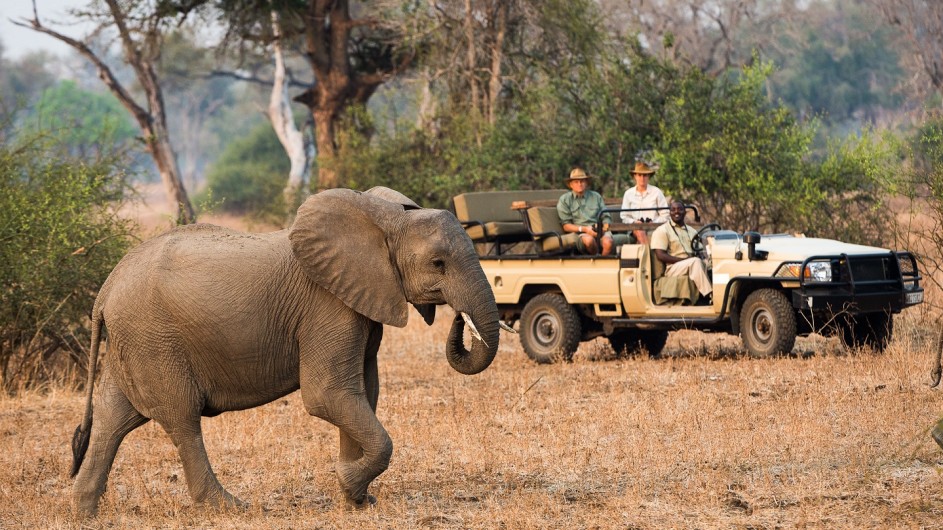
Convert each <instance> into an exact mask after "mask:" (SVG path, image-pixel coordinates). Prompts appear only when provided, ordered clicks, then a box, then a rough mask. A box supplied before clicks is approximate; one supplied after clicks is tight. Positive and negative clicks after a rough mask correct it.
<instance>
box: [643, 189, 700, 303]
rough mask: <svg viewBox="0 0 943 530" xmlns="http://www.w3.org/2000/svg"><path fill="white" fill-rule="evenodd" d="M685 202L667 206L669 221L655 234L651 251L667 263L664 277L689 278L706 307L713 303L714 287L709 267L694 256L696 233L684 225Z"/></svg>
mask: <svg viewBox="0 0 943 530" xmlns="http://www.w3.org/2000/svg"><path fill="white" fill-rule="evenodd" d="M685 213H686V210H685V208H684V203H683V202H681V201H678V200H674V201H671V204H670V205H669V206H668V218H669V220H668V222H667V223H665V224H663V225H661V226H659V227H658V228H656V229H655V231H654V232H652V243H651V246H652V251H653V252H654V253H655V257H656V258H658V259H659V260H660V261H661V262H662V263H664V264H665V276H684V275H687V276H688V277H689V278H691V280H693V281H694V284H695V285H696V286H697V290H698V292H700V293H701V300H698V304H701V303H702V302H703V303H704V305H708V304H710V303H711V292H712V291H713V286H712V285H711V280H710V278H708V277H707V264H705V263H704V260H702V259H701V258H700V257H698V256H697V255H696V254H695V253H694V245H693V242H692V241H693V239H694V236H696V235H697V230H695V229H694V228H692V227H690V226H688V225H686V224H684V215H685Z"/></svg>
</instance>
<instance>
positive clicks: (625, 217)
mask: <svg viewBox="0 0 943 530" xmlns="http://www.w3.org/2000/svg"><path fill="white" fill-rule="evenodd" d="M629 191H630V190H625V193H624V194H623V195H622V209H623V210H626V209H628V208H631V207H632V201H631V200H630V199H629ZM633 215H634V212H621V213H620V214H619V217H621V218H622V222H623V223H626V224H628V223H632V222H634V221H635V218H634V217H633Z"/></svg>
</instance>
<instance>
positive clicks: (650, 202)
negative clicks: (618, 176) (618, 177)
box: [620, 162, 668, 244]
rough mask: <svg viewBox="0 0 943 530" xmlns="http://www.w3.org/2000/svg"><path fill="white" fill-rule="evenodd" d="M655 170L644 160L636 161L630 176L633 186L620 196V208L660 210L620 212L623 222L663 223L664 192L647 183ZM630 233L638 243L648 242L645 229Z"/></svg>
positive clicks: (664, 214)
mask: <svg viewBox="0 0 943 530" xmlns="http://www.w3.org/2000/svg"><path fill="white" fill-rule="evenodd" d="M654 174H655V170H654V169H652V168H650V167H648V165H647V164H645V162H636V163H635V169H633V170H632V176H633V177H634V178H635V187H632V188H629V189H627V190H626V191H625V195H623V196H622V209H624V210H625V209H629V208H654V207H660V208H663V209H661V210H643V211H637V212H622V213H621V214H620V216H621V217H622V222H623V223H664V222H665V221H667V220H668V201H667V200H665V194H664V193H662V192H661V190H660V189H658V188H657V187H655V186H652V185H650V184H649V182H650V181H651V178H652V176H653V175H654ZM632 234H633V235H634V236H635V239H636V241H638V243H640V244H648V234H647V233H646V232H645V230H633V231H632Z"/></svg>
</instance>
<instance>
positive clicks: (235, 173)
mask: <svg viewBox="0 0 943 530" xmlns="http://www.w3.org/2000/svg"><path fill="white" fill-rule="evenodd" d="M289 169H290V163H289V161H288V157H287V155H286V154H285V149H284V148H283V147H282V145H281V144H280V143H279V141H278V137H277V136H275V131H273V130H272V126H271V124H269V123H268V122H264V123H260V124H259V125H257V126H256V127H255V128H253V129H252V130H251V131H249V134H248V136H246V137H244V138H241V139H239V140H236V141H234V142H232V143H231V144H229V146H228V147H227V148H226V149H225V150H224V151H223V154H222V155H221V156H220V157H219V160H217V161H216V163H214V164H213V166H212V167H211V168H210V170H209V173H208V174H207V176H206V189H205V190H204V191H202V192H201V193H199V194H197V195H196V197H195V201H194V202H196V203H197V204H200V203H206V202H207V201H210V202H212V203H214V204H215V205H216V206H214V208H217V209H219V210H221V211H224V212H228V213H232V214H237V215H250V216H252V217H255V218H257V219H263V220H273V221H276V222H280V221H282V220H284V217H285V206H284V198H283V197H282V190H283V189H284V188H285V183H286V181H287V179H288V170H289Z"/></svg>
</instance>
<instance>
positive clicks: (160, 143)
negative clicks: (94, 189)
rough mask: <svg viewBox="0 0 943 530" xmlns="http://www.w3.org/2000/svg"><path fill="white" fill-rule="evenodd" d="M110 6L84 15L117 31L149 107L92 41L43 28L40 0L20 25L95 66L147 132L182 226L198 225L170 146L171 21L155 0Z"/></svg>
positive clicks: (109, 0)
mask: <svg viewBox="0 0 943 530" xmlns="http://www.w3.org/2000/svg"><path fill="white" fill-rule="evenodd" d="M104 4H105V6H106V7H107V10H106V11H105V12H101V13H92V12H88V13H86V14H85V15H84V16H88V17H90V18H93V19H96V20H98V21H99V27H98V30H96V32H94V33H93V34H96V33H99V32H101V31H102V30H103V29H105V28H109V27H113V28H114V29H115V30H116V31H117V33H118V38H119V40H120V43H121V47H122V49H123V51H124V60H125V62H126V63H127V64H128V65H129V66H130V67H131V68H132V69H133V71H134V75H135V78H136V80H137V82H138V83H139V84H140V88H141V90H142V91H143V92H144V98H145V100H146V102H145V103H143V104H141V103H138V101H136V100H135V98H134V96H132V95H131V92H130V91H129V90H128V89H127V88H126V87H125V85H124V84H122V83H121V81H119V80H118V78H117V77H116V76H115V74H114V72H113V71H112V69H111V68H110V67H109V66H108V65H107V64H105V62H104V61H103V60H102V59H101V58H100V57H99V55H98V54H96V52H95V51H94V50H92V48H91V47H90V46H89V44H88V43H87V40H88V38H86V40H85V41H82V40H78V39H74V38H72V37H69V36H66V35H64V34H62V33H59V32H58V31H55V30H53V29H51V28H49V27H47V26H45V25H43V24H42V22H40V20H39V14H38V13H37V11H36V2H35V0H33V18H32V19H31V20H28V19H24V20H23V21H22V22H14V23H15V24H17V25H19V26H22V27H26V28H30V29H32V30H34V31H37V32H40V33H45V34H46V35H49V36H51V37H53V38H55V39H58V40H60V41H62V42H64V43H65V44H68V45H69V46H71V47H72V48H73V49H74V50H76V51H77V52H78V53H79V54H81V55H82V56H83V57H85V58H86V59H88V60H89V61H90V62H91V63H92V64H94V65H95V68H96V69H97V71H98V77H99V78H100V79H101V80H102V81H103V82H104V83H105V86H106V87H108V90H110V91H111V93H112V94H114V95H115V97H117V98H118V101H120V102H121V104H122V105H124V107H125V108H126V109H128V112H130V113H131V115H132V116H133V117H134V119H135V121H137V123H138V126H139V127H140V128H141V132H142V133H143V134H142V137H143V141H144V145H145V146H146V148H147V150H148V152H149V153H150V155H151V157H152V158H153V160H154V163H155V165H156V166H157V171H158V173H160V177H161V181H162V182H163V184H164V191H165V192H166V193H167V196H168V198H169V199H170V201H171V202H172V203H173V204H175V205H176V210H177V211H176V218H177V223H178V224H189V223H192V222H194V221H196V215H195V214H194V211H193V206H192V205H191V204H190V199H189V197H187V192H186V189H185V188H184V186H183V182H182V181H181V178H180V168H179V167H178V164H177V158H176V155H175V154H174V150H173V148H172V146H171V144H170V135H169V134H168V128H167V117H166V113H165V105H164V97H163V93H162V91H161V85H160V79H159V78H158V75H157V73H156V70H157V63H158V62H159V60H160V53H161V44H162V42H163V35H164V30H165V26H166V25H167V24H168V22H169V20H168V19H167V18H166V13H165V12H163V11H161V10H159V9H157V8H156V7H154V6H153V5H151V3H150V2H144V1H136V0H132V1H124V2H119V1H118V0H104Z"/></svg>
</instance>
